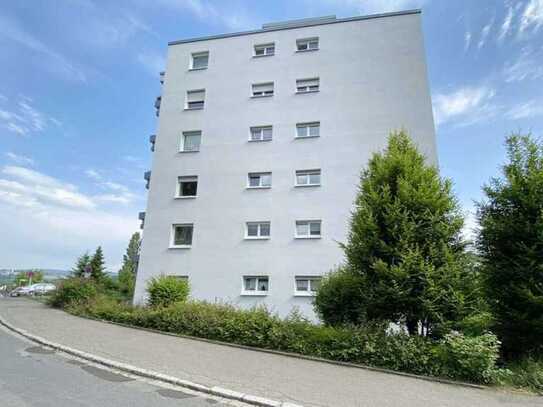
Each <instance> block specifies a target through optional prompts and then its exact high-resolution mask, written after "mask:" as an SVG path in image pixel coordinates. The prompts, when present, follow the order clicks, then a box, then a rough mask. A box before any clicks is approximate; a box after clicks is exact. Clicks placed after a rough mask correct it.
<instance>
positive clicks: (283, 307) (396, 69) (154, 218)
mask: <svg viewBox="0 0 543 407" xmlns="http://www.w3.org/2000/svg"><path fill="white" fill-rule="evenodd" d="M161 82H163V88H162V95H161V96H160V97H159V98H158V99H157V101H156V104H155V106H156V109H157V115H159V123H158V132H157V135H156V136H152V137H151V139H150V141H151V143H152V148H153V150H154V157H153V167H152V171H151V172H149V173H147V174H146V176H145V178H146V180H147V184H148V187H149V198H148V204H147V210H146V213H145V214H140V219H141V220H142V221H143V220H145V228H144V239H143V244H142V249H141V257H140V262H139V268H138V275H137V282H136V291H135V299H134V301H135V302H136V303H141V302H143V301H144V300H145V296H146V292H145V288H146V284H147V281H148V279H149V278H151V277H153V276H157V275H160V274H166V275H175V276H178V277H179V278H188V279H189V282H190V286H191V295H192V296H193V297H194V298H197V299H201V300H208V301H226V302H230V303H233V304H237V305H240V306H243V307H252V306H254V305H255V304H266V305H267V306H268V307H269V309H271V310H272V311H275V312H278V313H279V314H280V315H282V316H284V315H286V314H288V313H289V312H290V311H291V310H292V308H293V307H298V308H299V309H300V310H301V311H302V312H303V313H304V314H305V315H307V316H309V317H311V318H314V313H313V307H312V296H313V295H314V293H315V290H316V289H317V287H318V286H319V283H320V278H321V276H322V275H323V274H325V273H327V272H328V271H329V270H330V269H331V268H332V267H334V266H335V265H337V264H339V263H341V262H342V260H343V252H342V250H341V249H340V247H339V245H338V242H343V241H345V239H346V233H347V230H348V222H349V217H350V211H351V209H352V204H353V200H354V198H355V194H356V191H357V185H358V182H359V175H360V171H361V169H362V168H363V166H364V165H365V164H366V162H367V161H368V159H369V157H370V155H371V154H372V152H375V151H378V150H381V149H383V147H385V145H386V142H387V136H388V135H389V133H390V132H391V131H392V130H395V129H401V128H404V129H406V130H407V131H408V132H409V134H410V135H411V136H412V137H413V138H414V140H415V142H416V143H417V144H418V146H419V147H420V149H421V151H422V152H423V153H424V154H425V155H426V156H427V158H428V161H429V162H430V163H433V164H436V163H437V156H436V143H435V132H434V123H433V117H432V108H431V101H430V94H429V88H428V80H427V73H426V63H425V53H424V46H423V36H422V31H421V15H420V11H406V12H399V13H389V14H381V15H374V16H367V17H352V18H343V19H336V18H335V17H322V18H315V19H305V20H297V21H287V22H283V23H273V24H265V25H264V26H263V27H262V29H259V30H255V31H247V32H240V33H232V34H225V35H217V36H211V37H204V38H195V39H187V40H181V41H174V42H171V43H170V44H169V49H168V59H167V69H166V72H165V74H164V75H161Z"/></svg>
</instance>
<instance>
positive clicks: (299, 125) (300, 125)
mask: <svg viewBox="0 0 543 407" xmlns="http://www.w3.org/2000/svg"><path fill="white" fill-rule="evenodd" d="M312 128H316V129H318V130H317V134H316V135H315V134H311V129H312ZM302 129H303V131H304V132H305V136H300V131H299V130H302ZM320 136H321V122H307V123H296V136H295V137H294V138H297V139H306V138H316V137H320Z"/></svg>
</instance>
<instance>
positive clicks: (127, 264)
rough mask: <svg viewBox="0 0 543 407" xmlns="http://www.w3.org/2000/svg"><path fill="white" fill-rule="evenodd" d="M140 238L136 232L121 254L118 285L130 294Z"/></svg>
mask: <svg viewBox="0 0 543 407" xmlns="http://www.w3.org/2000/svg"><path fill="white" fill-rule="evenodd" d="M140 246H141V239H140V234H139V233H138V232H136V233H134V234H133V235H132V237H131V238H130V242H129V243H128V247H127V248H126V254H124V255H123V265H122V267H121V269H120V270H119V285H120V289H121V291H123V292H124V293H125V294H127V295H130V296H131V295H132V294H133V292H134V285H135V281H136V269H137V266H138V260H139V253H140Z"/></svg>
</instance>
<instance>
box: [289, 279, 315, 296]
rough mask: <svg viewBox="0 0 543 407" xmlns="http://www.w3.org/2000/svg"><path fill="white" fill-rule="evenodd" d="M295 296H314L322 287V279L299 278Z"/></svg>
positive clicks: (296, 280)
mask: <svg viewBox="0 0 543 407" xmlns="http://www.w3.org/2000/svg"><path fill="white" fill-rule="evenodd" d="M295 284H296V286H295V289H294V295H301V296H303V295H306V296H314V295H315V294H316V293H317V290H318V289H319V287H320V285H321V277H305V276H297V277H296V278H295Z"/></svg>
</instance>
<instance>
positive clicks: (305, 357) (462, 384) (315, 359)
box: [0, 310, 491, 407]
mask: <svg viewBox="0 0 543 407" xmlns="http://www.w3.org/2000/svg"><path fill="white" fill-rule="evenodd" d="M62 311H63V312H66V313H67V314H69V315H72V316H75V317H78V318H83V319H88V320H90V321H97V322H102V323H105V324H110V325H116V326H120V327H123V328H130V329H137V330H139V331H145V332H151V333H155V334H159V335H167V336H173V337H176V338H183V339H189V340H193V341H199V342H206V343H211V344H213V345H221V346H229V347H231V348H238V349H244V350H250V351H253V352H261V353H269V354H272V355H279V356H286V357H290V358H295V359H303V360H309V361H312V362H321V363H327V364H329V365H335V366H343V367H350V368H354V369H364V370H370V371H372V372H378V373H385V374H391V375H395V376H402V377H408V378H411V379H418V380H424V381H427V382H433V383H441V384H448V385H451V386H459V387H468V388H471V389H478V390H491V387H489V386H485V385H482V384H474V383H467V382H460V381H455V380H449V379H443V378H440V377H432V376H422V375H417V374H414V373H406V372H400V371H396V370H390V369H385V368H382V367H374V366H367V365H361V364H358V363H351V362H341V361H338V360H330V359H324V358H319V357H317V356H308V355H302V354H299V353H292V352H285V351H280V350H274V349H265V348H256V347H253V346H247V345H239V344H237V343H230V342H222V341H217V340H214V339H207V338H199V337H197V336H190V335H183V334H176V333H173V332H165V331H159V330H157V329H152V328H144V327H139V326H135V325H129V324H123V323H121V322H114V321H108V320H107V319H100V318H93V317H89V316H86V315H77V314H72V313H70V312H67V311H64V310H62ZM0 323H2V319H1V317H0ZM283 406H284V407H296V406H297V405H295V404H292V405H291V404H283Z"/></svg>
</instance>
